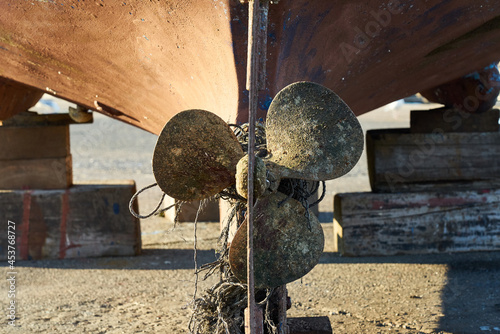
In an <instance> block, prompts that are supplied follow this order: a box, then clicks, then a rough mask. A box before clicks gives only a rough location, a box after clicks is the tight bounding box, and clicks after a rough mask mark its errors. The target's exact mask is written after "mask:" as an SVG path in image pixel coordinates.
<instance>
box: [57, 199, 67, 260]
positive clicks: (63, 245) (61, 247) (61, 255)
mask: <svg viewBox="0 0 500 334" xmlns="http://www.w3.org/2000/svg"><path fill="white" fill-rule="evenodd" d="M68 191H69V190H66V191H65V192H64V194H63V195H62V203H61V226H60V230H61V239H60V241H59V258H60V259H64V258H65V257H66V249H67V247H66V227H67V222H68V212H69V199H68Z"/></svg>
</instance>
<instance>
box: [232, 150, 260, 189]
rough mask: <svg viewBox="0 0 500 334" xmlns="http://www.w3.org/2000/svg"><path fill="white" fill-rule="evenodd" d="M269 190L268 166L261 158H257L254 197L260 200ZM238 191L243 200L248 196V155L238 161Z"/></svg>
mask: <svg viewBox="0 0 500 334" xmlns="http://www.w3.org/2000/svg"><path fill="white" fill-rule="evenodd" d="M266 188H267V180H266V165H265V164H264V161H262V159H261V158H259V157H255V170H254V176H253V196H254V198H258V197H260V196H262V195H263V194H264V192H265V191H266ZM236 191H237V192H238V195H240V196H241V197H243V198H247V196H248V154H246V155H245V156H244V157H243V158H241V159H240V161H238V164H237V165H236Z"/></svg>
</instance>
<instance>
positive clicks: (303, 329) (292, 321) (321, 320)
mask: <svg viewBox="0 0 500 334" xmlns="http://www.w3.org/2000/svg"><path fill="white" fill-rule="evenodd" d="M287 323H288V326H289V328H290V334H332V333H333V330H332V325H331V323H330V319H329V318H328V317H326V316H325V317H304V318H288V319H287Z"/></svg>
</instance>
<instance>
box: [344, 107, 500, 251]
mask: <svg viewBox="0 0 500 334" xmlns="http://www.w3.org/2000/svg"><path fill="white" fill-rule="evenodd" d="M498 119H499V111H498V110H496V109H493V110H490V111H488V112H486V113H483V114H466V113H464V112H461V111H459V110H453V109H444V108H441V109H434V110H429V111H412V112H411V128H410V129H385V130H373V131H368V132H367V135H366V146H367V157H368V172H369V177H370V184H371V187H372V191H373V192H368V193H346V194H337V195H336V196H335V199H334V217H335V221H334V234H335V235H334V237H335V240H336V241H337V246H338V250H339V251H341V252H343V253H344V254H345V255H351V256H369V255H396V254H417V253H438V252H458V251H478V250H498V249H500V132H499V125H498Z"/></svg>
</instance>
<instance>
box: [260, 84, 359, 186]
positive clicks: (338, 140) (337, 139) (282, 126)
mask: <svg viewBox="0 0 500 334" xmlns="http://www.w3.org/2000/svg"><path fill="white" fill-rule="evenodd" d="M266 136H267V150H268V151H269V152H270V154H271V157H270V158H269V159H268V161H269V162H270V164H269V165H271V166H269V168H271V169H272V170H275V171H276V172H277V173H278V174H281V175H279V176H280V177H282V178H285V177H288V178H297V179H304V180H313V181H322V180H331V179H335V178H337V177H340V176H342V175H344V174H346V173H347V172H349V171H350V170H351V169H352V168H353V167H354V165H355V164H356V163H357V161H358V160H359V158H360V156H361V153H362V152H363V131H362V129H361V125H360V124H359V122H358V119H357V118H356V116H355V115H354V114H353V112H352V111H351V109H349V107H348V106H347V104H345V103H344V101H342V99H341V98H340V97H339V96H338V95H337V94H335V93H334V92H332V91H331V90H330V89H328V88H326V87H324V86H321V85H319V84H316V83H312V82H297V83H293V84H291V85H289V86H287V87H285V88H283V89H282V90H281V91H280V92H279V93H278V94H277V95H276V97H275V98H274V99H273V101H272V102H271V105H270V107H269V111H268V113H267V121H266ZM273 164H276V165H278V167H276V166H274V168H273V166H272V165H273Z"/></svg>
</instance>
